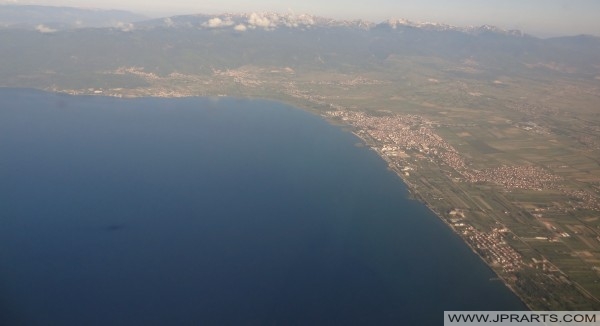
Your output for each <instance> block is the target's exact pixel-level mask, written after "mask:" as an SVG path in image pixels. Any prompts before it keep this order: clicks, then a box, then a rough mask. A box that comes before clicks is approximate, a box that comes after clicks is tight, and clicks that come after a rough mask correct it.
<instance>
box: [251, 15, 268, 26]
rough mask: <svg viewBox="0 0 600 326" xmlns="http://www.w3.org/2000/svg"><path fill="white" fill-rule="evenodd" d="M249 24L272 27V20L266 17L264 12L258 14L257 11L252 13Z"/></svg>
mask: <svg viewBox="0 0 600 326" xmlns="http://www.w3.org/2000/svg"><path fill="white" fill-rule="evenodd" d="M248 24H250V25H253V26H256V27H264V28H269V27H271V21H270V20H269V18H267V17H265V16H264V15H262V14H257V13H255V12H253V13H251V14H250V17H249V18H248Z"/></svg>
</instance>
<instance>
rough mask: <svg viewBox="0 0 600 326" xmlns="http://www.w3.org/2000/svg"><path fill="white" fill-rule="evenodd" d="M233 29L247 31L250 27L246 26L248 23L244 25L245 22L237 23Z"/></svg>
mask: <svg viewBox="0 0 600 326" xmlns="http://www.w3.org/2000/svg"><path fill="white" fill-rule="evenodd" d="M233 29H234V30H236V31H238V32H245V31H246V30H248V27H246V25H244V24H239V25H236V26H235V27H234V28H233Z"/></svg>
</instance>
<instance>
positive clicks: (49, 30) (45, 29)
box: [35, 24, 56, 33]
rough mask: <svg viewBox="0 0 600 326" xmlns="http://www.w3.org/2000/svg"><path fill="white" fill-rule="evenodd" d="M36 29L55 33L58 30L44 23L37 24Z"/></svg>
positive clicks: (41, 31)
mask: <svg viewBox="0 0 600 326" xmlns="http://www.w3.org/2000/svg"><path fill="white" fill-rule="evenodd" d="M35 30H36V31H38V32H40V33H54V32H56V30H55V29H53V28H50V27H48V26H46V25H42V24H40V25H37V26H36V27H35Z"/></svg>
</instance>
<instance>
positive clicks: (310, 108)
mask: <svg viewBox="0 0 600 326" xmlns="http://www.w3.org/2000/svg"><path fill="white" fill-rule="evenodd" d="M3 88H9V89H10V88H13V89H35V90H38V91H42V92H47V93H54V94H58V95H68V96H98V97H107V98H118V99H137V98H164V99H177V98H211V99H216V100H218V99H221V98H223V99H225V98H229V99H236V100H266V101H272V102H277V103H281V104H283V105H286V106H290V107H292V108H296V109H298V110H302V111H304V112H307V113H309V114H313V115H315V116H318V117H319V118H320V119H322V120H324V121H325V122H326V123H328V124H330V125H332V126H334V127H338V128H340V127H341V128H342V129H346V131H348V132H350V133H352V134H353V135H354V136H355V137H357V138H358V139H359V140H360V143H362V144H363V145H364V146H366V147H368V148H369V149H371V150H373V151H374V152H375V153H376V154H377V156H378V157H379V158H380V159H382V160H383V161H384V162H385V163H386V164H387V166H388V169H389V170H391V171H392V172H394V174H395V175H396V176H397V177H398V178H399V179H400V180H401V181H402V183H403V184H404V185H405V187H406V189H407V191H408V193H409V197H410V198H411V199H413V200H417V201H419V202H421V203H422V204H424V205H425V206H426V207H427V209H428V210H429V211H431V212H432V213H433V214H435V215H436V216H437V217H438V219H440V220H441V221H442V222H443V223H444V224H445V225H446V226H447V227H448V228H450V230H451V231H452V232H453V233H454V234H455V235H456V236H458V237H459V238H460V239H461V241H462V242H463V243H465V244H466V245H467V246H468V247H469V248H470V249H471V251H472V252H473V253H474V254H475V255H477V256H478V257H479V258H480V259H481V261H482V262H483V263H484V264H485V265H486V266H487V267H488V268H489V269H490V270H491V271H492V272H493V273H494V274H495V275H496V276H497V277H498V279H499V280H501V281H502V283H503V284H504V285H505V286H506V287H507V288H508V289H509V290H510V291H511V292H513V293H514V294H515V296H516V297H517V298H518V299H519V301H521V302H522V303H523V305H524V306H525V307H526V308H527V309H529V310H534V309H533V308H532V307H531V306H530V305H529V304H527V302H526V301H525V300H524V298H523V297H522V296H521V295H520V294H519V293H518V292H517V291H516V289H515V288H514V287H513V286H511V284H510V283H509V282H508V280H507V279H506V278H505V277H504V276H502V275H500V274H499V273H498V272H497V271H496V270H495V269H494V268H493V267H492V266H491V264H490V263H489V262H488V261H487V260H486V259H485V258H484V257H483V256H482V255H481V254H480V253H479V252H477V250H475V248H474V247H473V245H472V244H471V243H469V241H467V240H466V239H464V237H463V236H461V234H460V233H459V232H458V231H457V230H456V229H455V228H454V227H453V226H452V225H451V224H450V223H449V221H447V219H446V218H444V216H443V215H442V213H440V212H438V211H436V209H435V207H434V205H432V204H431V203H429V201H427V199H426V198H425V197H424V196H423V195H422V194H420V193H419V191H418V190H416V186H415V185H414V184H412V183H411V182H410V181H409V180H407V179H406V178H405V177H404V175H403V174H402V173H400V172H399V171H397V170H396V169H395V168H393V167H392V166H391V161H390V160H389V159H388V158H387V157H386V156H385V155H383V154H382V153H381V152H380V151H378V150H377V147H376V146H377V143H376V142H375V141H374V140H372V139H371V140H370V139H366V138H365V137H363V136H361V135H360V134H359V132H358V131H363V130H361V129H358V128H356V127H355V126H352V125H351V124H349V123H345V122H341V121H338V120H334V119H332V118H331V117H327V116H325V115H324V114H323V112H324V110H319V109H318V108H317V107H319V106H325V104H320V103H312V102H311V101H309V100H306V99H302V98H295V97H291V98H282V97H286V96H287V94H285V95H283V96H282V95H281V94H278V95H279V97H280V98H266V97H260V96H248V95H229V94H227V95H225V96H222V95H213V96H207V95H183V96H164V95H147V94H125V95H123V94H122V95H121V96H114V95H109V94H104V93H94V92H91V93H82V94H79V93H74V92H72V91H71V90H57V89H48V88H46V89H40V88H20V87H16V88H15V87H3ZM311 104H312V105H311Z"/></svg>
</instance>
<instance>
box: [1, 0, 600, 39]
mask: <svg viewBox="0 0 600 326" xmlns="http://www.w3.org/2000/svg"><path fill="white" fill-rule="evenodd" d="M0 4H18V5H47V6H68V7H79V8H98V9H121V10H129V11H133V12H137V13H142V14H145V15H149V16H153V17H159V16H170V15H182V14H198V13H206V14H219V13H225V12H232V13H241V12H253V11H275V12H294V13H308V14H313V15H318V16H324V17H331V18H335V19H364V20H368V21H372V22H381V21H384V20H387V19H392V18H406V19H409V20H412V21H419V22H424V21H430V22H437V23H446V24H451V25H457V26H468V25H484V24H489V25H495V26H498V27H500V28H503V29H519V30H522V31H524V32H526V33H528V34H532V35H536V36H540V37H551V36H566V35H578V34H590V35H595V36H600V33H599V32H598V31H600V20H598V19H597V13H598V12H600V2H599V1H594V0H571V1H566V0H528V1H519V0H504V1H497V0H484V1H481V0H457V1H452V4H448V3H447V2H446V1H444V0H423V1H416V0H409V1H402V2H397V1H392V0H372V1H355V2H353V3H352V5H351V6H348V4H347V2H344V1H341V0H332V1H327V2H323V1H317V0H304V1H286V2H277V1H272V0H258V1H253V2H252V3H251V4H248V3H247V2H245V1H241V0H221V1H216V0H208V1H203V2H202V3H198V2H196V1H191V0H170V1H166V0H155V1H143V0H126V1H118V0H105V1H104V0H103V1H100V0H86V1H82V0H33V1H29V0H0Z"/></svg>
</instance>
